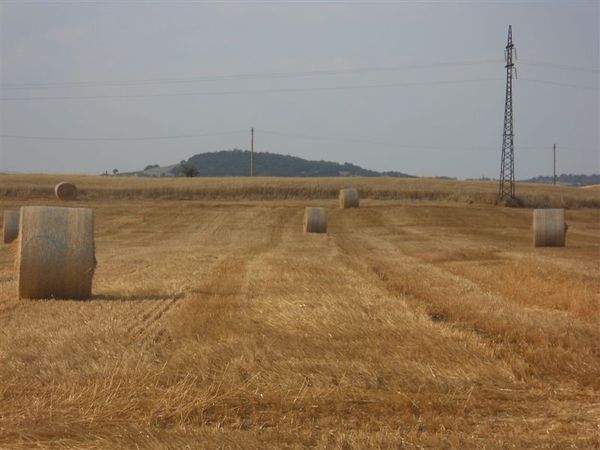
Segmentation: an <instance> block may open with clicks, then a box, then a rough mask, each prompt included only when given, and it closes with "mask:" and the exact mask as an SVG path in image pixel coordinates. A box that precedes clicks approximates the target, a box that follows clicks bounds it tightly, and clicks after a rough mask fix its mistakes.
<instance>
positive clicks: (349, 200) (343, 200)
mask: <svg viewBox="0 0 600 450" xmlns="http://www.w3.org/2000/svg"><path fill="white" fill-rule="evenodd" d="M339 201H340V208H342V209H346V208H358V191H357V190H356V189H354V188H349V189H341V190H340V195H339Z"/></svg>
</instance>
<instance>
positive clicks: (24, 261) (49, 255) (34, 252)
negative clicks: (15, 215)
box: [17, 206, 96, 299]
mask: <svg viewBox="0 0 600 450" xmlns="http://www.w3.org/2000/svg"><path fill="white" fill-rule="evenodd" d="M19 236H20V239H19V245H18V249H17V268H18V272H19V273H18V277H19V282H18V285H19V298H70V299H86V298H89V297H90V296H91V295H92V278H93V276H94V269H95V265H96V258H95V256H94V212H93V211H92V210H91V209H89V208H52V207H44V206H25V207H23V208H21V216H20V224H19Z"/></svg>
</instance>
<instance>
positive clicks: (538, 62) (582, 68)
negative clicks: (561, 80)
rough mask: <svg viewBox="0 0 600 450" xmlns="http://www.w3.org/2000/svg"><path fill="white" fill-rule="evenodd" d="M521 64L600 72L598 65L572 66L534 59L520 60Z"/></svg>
mask: <svg viewBox="0 0 600 450" xmlns="http://www.w3.org/2000/svg"><path fill="white" fill-rule="evenodd" d="M519 63H520V64H526V65H527V64H529V65H534V66H544V67H552V68H554V69H562V70H573V71H579V72H590V73H597V72H600V69H599V68H598V67H584V66H572V65H569V64H557V63H553V62H549V61H534V60H528V59H526V60H519Z"/></svg>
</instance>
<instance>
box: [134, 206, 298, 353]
mask: <svg viewBox="0 0 600 450" xmlns="http://www.w3.org/2000/svg"><path fill="white" fill-rule="evenodd" d="M258 214H261V210H258V211H256V212H255V214H254V215H255V216H256V215H258ZM286 220H289V211H288V210H286V209H285V208H278V210H277V212H276V217H275V219H274V223H273V224H272V225H271V227H270V228H269V230H268V231H269V233H268V234H267V235H266V236H265V235H264V234H263V233H262V231H261V238H263V239H265V241H264V242H261V243H258V244H254V243H253V242H254V241H252V240H250V239H247V240H244V242H247V243H249V246H248V248H246V249H243V248H240V249H239V254H236V255H232V256H223V257H221V258H218V259H217V260H215V261H212V262H211V263H210V268H209V269H208V270H207V271H206V273H205V275H204V277H203V280H206V281H205V282H204V283H201V284H200V287H190V286H188V287H186V289H185V291H186V292H185V293H182V294H181V295H178V296H176V297H174V298H172V299H168V300H164V301H161V300H154V301H153V303H157V304H156V305H152V306H151V307H150V308H149V310H145V311H144V312H143V313H142V312H140V313H139V314H137V316H136V317H137V320H136V321H135V323H133V324H132V325H130V326H129V327H128V330H127V333H128V334H129V335H130V336H132V337H133V339H135V340H136V341H139V342H143V343H145V344H150V345H152V344H158V343H160V342H161V341H163V340H164V339H168V330H167V328H166V324H167V321H168V318H169V317H170V316H171V315H172V314H173V313H174V312H175V311H176V310H177V309H179V308H181V307H183V306H184V304H185V303H186V302H187V301H189V300H190V299H191V298H194V299H196V300H197V299H198V297H199V296H203V295H205V294H206V292H217V293H219V294H218V295H220V296H223V295H235V296H239V297H243V296H245V295H247V288H248V282H247V277H246V275H247V271H248V266H249V264H250V263H251V262H252V261H254V259H256V258H257V257H258V256H259V255H261V254H263V253H265V252H267V251H269V250H271V249H273V248H275V247H277V246H278V245H279V244H280V243H281V240H282V236H283V229H284V227H283V224H284V223H285V221H286ZM223 225H224V223H223V221H221V223H220V224H219V226H215V227H211V230H212V231H213V232H215V233H217V232H220V231H222V228H223ZM243 231H244V230H242V231H241V232H243ZM232 273H235V279H236V283H235V286H236V289H235V290H234V291H231V283H232V280H231V278H230V274H232ZM224 283H227V284H228V286H229V291H225V290H224V289H223V286H222V284H224ZM207 286H210V287H211V288H210V289H207V288H206V287H207Z"/></svg>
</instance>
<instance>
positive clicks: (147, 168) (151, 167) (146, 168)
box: [144, 164, 160, 170]
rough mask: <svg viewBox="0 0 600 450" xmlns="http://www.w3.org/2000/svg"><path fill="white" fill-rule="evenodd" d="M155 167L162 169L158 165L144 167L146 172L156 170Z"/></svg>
mask: <svg viewBox="0 0 600 450" xmlns="http://www.w3.org/2000/svg"><path fill="white" fill-rule="evenodd" d="M155 167H160V166H159V165H158V164H150V165H148V166H146V167H144V170H150V169H154V168H155Z"/></svg>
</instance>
